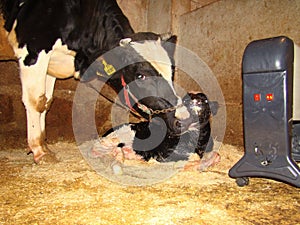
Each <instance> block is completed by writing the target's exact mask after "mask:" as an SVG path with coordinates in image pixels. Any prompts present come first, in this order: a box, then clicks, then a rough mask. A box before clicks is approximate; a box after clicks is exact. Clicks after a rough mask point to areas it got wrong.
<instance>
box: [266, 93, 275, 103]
mask: <svg viewBox="0 0 300 225" xmlns="http://www.w3.org/2000/svg"><path fill="white" fill-rule="evenodd" d="M266 99H267V101H269V102H270V101H273V99H274V96H273V94H271V93H269V94H267V95H266Z"/></svg>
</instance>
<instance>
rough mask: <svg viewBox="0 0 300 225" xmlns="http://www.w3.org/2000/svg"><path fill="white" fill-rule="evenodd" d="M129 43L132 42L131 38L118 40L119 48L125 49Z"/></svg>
mask: <svg viewBox="0 0 300 225" xmlns="http://www.w3.org/2000/svg"><path fill="white" fill-rule="evenodd" d="M131 41H132V39H131V38H124V39H121V40H120V42H119V44H120V46H121V47H125V46H127V45H129V44H130V42H131Z"/></svg>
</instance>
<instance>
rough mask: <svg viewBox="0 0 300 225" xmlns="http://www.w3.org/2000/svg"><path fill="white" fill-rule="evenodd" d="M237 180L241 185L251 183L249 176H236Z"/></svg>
mask: <svg viewBox="0 0 300 225" xmlns="http://www.w3.org/2000/svg"><path fill="white" fill-rule="evenodd" d="M235 182H236V184H237V185H238V186H239V187H244V186H246V185H248V184H249V178H248V177H239V178H236V180H235Z"/></svg>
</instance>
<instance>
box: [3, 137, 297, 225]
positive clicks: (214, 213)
mask: <svg viewBox="0 0 300 225" xmlns="http://www.w3.org/2000/svg"><path fill="white" fill-rule="evenodd" d="M50 148H51V149H52V150H53V151H54V152H55V153H56V155H57V157H58V159H59V160H60V161H59V162H58V163H53V164H49V163H48V164H47V163H45V164H41V165H35V164H33V162H32V156H27V155H26V151H25V149H24V148H4V147H3V145H1V149H0V162H1V164H0V171H1V177H0V199H1V206H0V224H110V225H111V224H118V225H119V224H143V225H144V224H145V225H146V224H151V225H152V224H162V225H166V224H180V225H181V224H207V225H208V224H230V225H232V224H300V220H299V215H298V214H299V212H300V195H299V189H297V188H295V187H292V186H289V185H287V184H284V183H279V182H276V181H272V180H268V179H257V178H251V179H250V184H249V186H246V187H243V188H241V187H238V186H237V185H236V184H235V181H234V180H233V179H231V178H229V177H228V175H227V173H228V169H230V168H231V166H233V165H234V163H235V162H236V161H237V160H238V159H239V158H240V157H241V155H242V150H241V149H237V148H236V147H233V146H229V145H224V146H222V147H221V149H220V153H221V156H222V159H221V162H220V163H219V164H218V165H216V166H215V167H213V168H210V169H208V170H207V171H205V172H191V171H190V172H186V171H182V172H179V173H177V174H175V175H174V176H172V177H171V178H170V179H166V180H165V181H164V182H161V183H158V184H154V185H151V186H142V187H137V186H124V185H120V184H118V183H116V182H111V181H109V180H107V179H106V178H104V177H103V176H100V175H99V174H97V173H96V172H95V171H94V170H93V169H91V168H90V166H89V165H88V164H87V163H86V161H85V160H84V159H83V158H82V155H81V153H80V151H79V150H78V149H77V147H76V145H75V144H74V143H66V142H58V143H55V144H52V145H50Z"/></svg>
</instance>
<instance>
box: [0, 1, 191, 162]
mask: <svg viewBox="0 0 300 225" xmlns="http://www.w3.org/2000/svg"><path fill="white" fill-rule="evenodd" d="M0 5H1V10H2V14H3V18H4V20H5V25H4V28H5V29H6V31H7V38H8V41H9V43H10V45H11V46H12V48H13V50H14V53H15V56H16V57H17V59H18V63H19V68H20V79H21V84H22V101H23V104H24V106H25V109H26V115H27V139H28V147H29V151H30V152H31V153H33V158H34V161H35V162H36V163H38V162H40V161H41V160H42V159H45V158H47V157H46V156H48V157H52V153H51V151H50V150H48V148H47V146H46V143H45V138H46V132H45V117H46V113H47V111H48V110H49V107H50V105H51V101H52V96H53V90H54V84H55V81H56V79H57V78H68V77H72V76H74V77H75V78H78V79H80V80H82V79H83V78H84V74H85V72H86V71H88V68H89V66H90V65H91V64H92V63H93V62H94V61H95V60H96V59H98V58H99V57H100V58H101V56H102V55H103V54H105V53H106V52H109V51H111V50H112V49H114V48H116V47H122V48H123V49H124V50H125V51H127V50H128V51H127V52H131V53H134V54H135V56H137V57H139V58H140V59H142V60H139V62H136V63H133V64H131V65H127V66H126V67H125V68H122V69H120V70H118V71H114V70H110V71H109V75H110V78H109V79H108V81H107V83H108V84H109V85H110V86H112V87H113V89H114V90H115V91H116V92H117V93H119V92H121V91H122V90H124V89H127V87H128V86H129V84H130V83H134V84H133V85H132V86H133V87H132V88H131V89H130V95H128V93H127V95H125V96H123V97H122V99H121V101H122V102H123V103H124V104H126V105H127V106H128V107H129V108H130V109H131V111H134V112H135V113H139V114H140V115H142V116H143V117H145V118H146V119H151V117H152V115H153V113H154V112H155V111H156V112H157V110H158V111H160V110H161V112H165V113H164V114H165V118H164V119H165V121H166V124H167V126H168V127H169V129H170V130H172V132H174V133H180V132H182V131H183V130H184V129H187V127H188V125H189V124H190V123H191V121H190V119H189V118H190V115H189V112H188V110H187V109H186V107H185V106H184V105H183V104H182V99H181V98H180V97H179V96H178V95H177V94H176V92H175V89H174V86H173V76H174V61H173V56H172V55H173V53H174V51H175V48H174V49H172V48H170V47H168V48H167V47H166V45H165V44H164V43H167V42H172V43H175V42H176V36H174V35H160V34H155V33H151V32H139V33H135V32H134V30H133V29H132V27H131V25H130V23H129V21H128V19H127V17H126V16H125V15H124V14H123V12H122V11H121V9H120V8H119V6H118V4H117V2H116V1H115V0H85V1H80V0H47V1H43V0H0ZM154 53H155V54H154ZM153 54H154V55H158V56H159V58H160V59H163V61H164V62H167V63H164V64H159V63H157V62H155V61H153V60H150V58H151V56H152V55H153ZM126 57H130V55H126ZM126 57H125V59H124V60H126ZM105 63H106V61H105V60H103V61H102V64H104V65H105ZM95 74H97V71H95ZM99 77H101V76H97V75H95V77H93V76H91V77H89V79H97V78H99ZM83 80H84V81H86V79H83ZM124 93H125V90H124ZM136 96H146V97H136ZM137 98H138V102H137V101H135V99H137ZM131 103H132V104H131ZM54 157H55V156H54Z"/></svg>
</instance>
